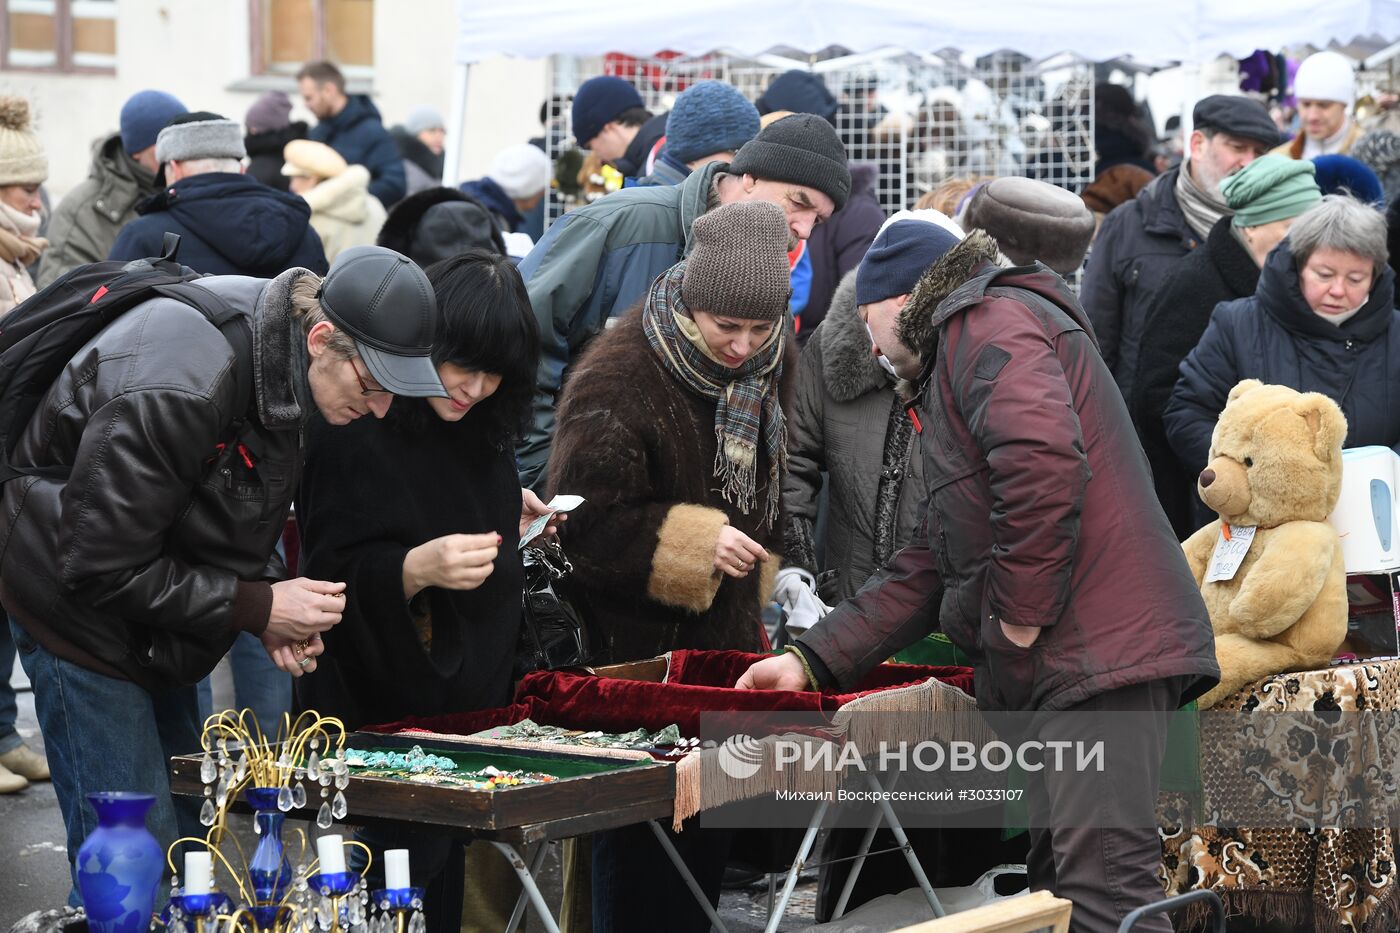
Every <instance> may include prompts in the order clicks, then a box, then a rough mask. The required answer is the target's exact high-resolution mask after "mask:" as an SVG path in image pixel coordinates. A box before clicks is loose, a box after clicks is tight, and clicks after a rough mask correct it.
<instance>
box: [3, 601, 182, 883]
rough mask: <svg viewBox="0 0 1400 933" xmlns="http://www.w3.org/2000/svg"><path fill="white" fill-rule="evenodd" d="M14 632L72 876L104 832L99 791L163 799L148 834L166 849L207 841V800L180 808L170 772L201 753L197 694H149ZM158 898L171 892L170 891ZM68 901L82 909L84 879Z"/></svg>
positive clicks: (148, 823)
mask: <svg viewBox="0 0 1400 933" xmlns="http://www.w3.org/2000/svg"><path fill="white" fill-rule="evenodd" d="M9 627H10V632H11V634H12V635H13V637H14V643H15V647H16V648H17V649H18V651H19V660H20V664H22V665H23V666H24V670H25V673H27V674H28V675H29V680H30V682H31V683H32V684H33V685H34V709H35V712H36V713H37V714H38V718H39V729H40V730H41V731H42V732H43V734H44V751H45V752H46V753H47V754H48V759H49V770H50V771H51V772H52V773H53V789H54V793H55V794H56V795H57V796H58V806H59V809H60V810H61V811H62V812H63V825H64V827H65V828H66V829H67V832H68V840H67V841H68V863H69V869H70V871H72V870H73V868H74V865H73V862H74V858H75V856H76V855H77V852H78V847H79V846H81V845H82V843H83V840H84V839H86V838H87V836H88V834H89V833H91V832H92V831H93V830H94V829H95V828H97V814H96V813H95V812H93V809H92V805H91V804H89V803H88V802H87V795H88V794H90V793H93V792H95V791H107V790H125V791H140V792H142V793H147V794H155V797H156V802H155V806H153V807H151V809H150V812H149V813H148V814H147V815H146V826H147V828H148V829H149V830H150V831H151V835H153V836H155V838H156V841H157V842H159V843H160V847H161V848H162V849H168V848H169V847H170V844H171V843H173V842H174V841H175V840H176V839H177V838H178V837H180V836H203V835H204V827H202V826H200V825H199V806H200V800H199V798H197V797H182V798H181V799H180V801H179V802H178V803H177V802H176V801H175V800H174V799H173V798H172V797H171V795H170V777H169V771H168V767H169V765H168V762H169V761H170V756H172V755H185V754H189V753H191V752H195V751H198V749H199V721H198V719H196V707H195V696H194V688H193V687H179V688H176V689H173V690H165V691H161V692H159V693H148V692H147V691H146V690H144V689H142V688H141V687H138V686H137V685H136V684H134V683H131V682H130V681H126V680H117V679H114V678H112V677H107V676H104V675H102V674H97V673H94V672H93V671H89V670H87V669H86V668H83V667H79V666H78V665H76V664H72V663H70V662H68V661H64V660H62V659H61V658H58V657H55V656H54V655H52V654H50V653H49V652H48V651H47V650H45V649H44V648H43V647H42V646H41V645H39V643H38V642H36V641H35V640H34V639H33V638H31V637H29V634H28V633H27V632H25V631H24V629H22V628H20V626H19V625H18V623H16V622H15V621H14V619H11V620H10V626H9ZM176 864H177V865H178V864H180V859H179V857H178V855H177V857H176ZM157 890H158V891H160V892H162V893H163V892H164V891H165V890H168V889H167V888H166V887H165V886H164V885H162V886H161V887H160V888H158V889H157ZM68 901H69V903H70V904H72V905H74V906H75V907H76V906H79V905H81V903H82V899H81V897H80V896H79V894H78V886H77V876H76V872H75V873H74V883H73V891H72V893H71V894H70V895H69V898H68Z"/></svg>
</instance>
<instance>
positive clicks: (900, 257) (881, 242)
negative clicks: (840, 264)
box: [856, 219, 960, 305]
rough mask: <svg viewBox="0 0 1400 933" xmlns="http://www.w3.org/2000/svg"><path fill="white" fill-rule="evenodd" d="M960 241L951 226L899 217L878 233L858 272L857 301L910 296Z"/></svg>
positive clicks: (859, 303)
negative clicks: (924, 275)
mask: <svg viewBox="0 0 1400 933" xmlns="http://www.w3.org/2000/svg"><path fill="white" fill-rule="evenodd" d="M959 242H960V241H959V240H958V237H957V235H956V234H954V233H953V232H952V231H950V230H948V229H947V228H945V227H943V226H941V225H939V224H936V223H930V222H929V221H927V220H913V219H910V220H896V221H895V222H894V223H891V224H888V225H887V226H886V227H885V228H884V229H883V230H881V231H880V232H879V233H878V234H877V235H876V236H875V242H874V243H872V244H870V249H869V251H867V252H866V254H865V258H864V259H862V260H861V261H860V267H859V269H858V270H857V271H856V304H857V305H868V304H874V303H875V302H877V301H884V300H885V299H886V298H893V297H894V296H895V295H907V294H909V293H910V292H912V291H913V290H914V286H915V285H917V284H918V282H919V277H920V276H922V275H923V274H924V270H926V269H927V268H928V267H929V266H931V265H933V264H934V263H935V262H937V261H938V260H939V259H941V258H942V257H943V254H944V253H946V252H948V250H950V249H952V248H953V247H954V246H957V245H958V243H959Z"/></svg>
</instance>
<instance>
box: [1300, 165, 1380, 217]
mask: <svg viewBox="0 0 1400 933" xmlns="http://www.w3.org/2000/svg"><path fill="white" fill-rule="evenodd" d="M1312 163H1313V166H1314V167H1315V168H1316V169H1317V186H1318V187H1319V188H1321V189H1322V193H1323V194H1324V195H1328V194H1349V195H1351V196H1352V197H1353V198H1356V200H1358V201H1362V202H1364V203H1366V204H1372V205H1375V206H1376V207H1379V208H1382V209H1384V208H1385V190H1384V189H1383V188H1381V180H1380V179H1379V178H1377V177H1376V173H1375V172H1373V171H1371V169H1370V168H1369V167H1368V166H1367V165H1366V163H1365V162H1362V161H1360V160H1359V159H1353V158H1352V157H1351V156H1345V155H1320V156H1317V157H1316V158H1314V159H1313V160H1312Z"/></svg>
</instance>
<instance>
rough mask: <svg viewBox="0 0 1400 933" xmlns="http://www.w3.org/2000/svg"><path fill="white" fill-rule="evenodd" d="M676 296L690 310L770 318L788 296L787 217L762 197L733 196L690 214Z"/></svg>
mask: <svg viewBox="0 0 1400 933" xmlns="http://www.w3.org/2000/svg"><path fill="white" fill-rule="evenodd" d="M693 232H694V236H695V246H694V247H693V248H692V249H691V251H690V256H689V257H688V258H687V259H686V264H685V277H684V278H683V279H682V280H681V297H682V298H683V299H684V300H685V306H686V308H687V309H689V310H691V311H708V312H709V313H710V314H718V315H723V316H724V317H736V318H748V319H751V320H763V321H775V320H777V319H778V318H780V317H782V316H783V315H784V314H786V313H787V309H788V299H789V298H790V297H791V296H792V281H791V278H790V276H791V267H790V266H789V265H788V256H787V242H788V227H787V218H786V217H785V216H784V214H783V209H782V208H781V207H779V206H778V205H776V204H773V203H771V202H768V201H739V202H736V203H734V204H726V205H725V206H724V207H718V208H715V209H714V210H712V211H709V212H708V213H706V214H702V215H701V216H699V217H697V218H696V219H695V224H694V227H693Z"/></svg>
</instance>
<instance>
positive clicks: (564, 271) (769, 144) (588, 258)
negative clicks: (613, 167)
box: [518, 114, 851, 486]
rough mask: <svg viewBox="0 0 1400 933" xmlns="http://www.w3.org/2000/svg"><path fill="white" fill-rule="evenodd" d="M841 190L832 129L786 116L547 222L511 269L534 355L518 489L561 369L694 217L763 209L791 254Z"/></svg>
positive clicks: (841, 152) (536, 470)
mask: <svg viewBox="0 0 1400 933" xmlns="http://www.w3.org/2000/svg"><path fill="white" fill-rule="evenodd" d="M850 190H851V173H850V170H849V169H848V168H847V166H846V150H845V147H844V146H842V144H841V140H840V138H838V137H837V135H836V131H835V130H834V129H833V128H832V126H831V124H830V123H827V122H826V121H825V120H823V119H822V118H820V117H815V116H813V115H811V114H794V115H793V116H790V117H785V118H783V119H781V120H778V121H776V122H774V123H772V124H770V125H769V126H768V127H767V128H766V129H764V130H763V131H762V132H760V133H759V134H758V135H757V136H755V137H754V138H753V139H751V140H749V141H748V142H747V143H745V144H744V145H743V147H741V148H740V149H739V151H738V153H737V154H736V155H735V156H734V161H733V162H731V163H730V164H728V165H725V164H724V163H722V162H711V163H710V164H708V165H706V166H704V167H703V168H699V169H696V170H695V171H694V172H693V173H692V174H691V175H690V176H689V177H688V178H686V179H685V181H684V182H682V183H681V184H679V185H676V186H675V187H669V188H654V187H647V188H640V187H639V188H625V189H623V190H622V191H618V192H616V193H614V194H610V195H608V196H607V197H605V198H603V199H601V200H599V201H595V202H594V203H592V204H590V205H588V206H587V207H582V208H579V209H578V210H576V211H570V212H569V213H568V214H565V215H564V216H563V217H562V218H560V219H559V220H558V221H556V222H555V223H554V225H553V226H551V227H550V228H549V230H548V231H547V232H546V233H545V235H544V237H543V238H542V239H541V240H540V242H539V243H538V244H537V245H536V246H535V248H534V249H533V250H531V252H530V255H528V256H526V257H525V260H524V261H523V262H521V264H520V274H521V275H522V276H523V277H524V279H525V287H526V289H527V290H528V291H529V293H530V304H531V305H532V306H533V308H534V311H535V318H536V320H537V321H538V322H539V326H540V343H541V351H542V352H541V354H540V368H539V371H538V374H537V377H536V385H535V402H534V414H533V423H532V425H531V428H530V432H529V434H528V436H527V437H526V438H525V439H524V440H523V441H522V442H521V444H520V448H519V451H518V454H519V456H518V459H519V463H520V476H521V482H522V483H524V484H525V485H526V486H534V485H536V484H538V483H541V482H542V481H543V478H544V467H545V464H546V463H547V462H548V460H549V445H550V437H551V435H552V434H553V433H554V403H555V398H556V396H557V395H558V394H559V387H560V385H561V384H562V382H563V379H564V371H565V370H566V369H567V368H568V366H569V362H570V360H571V359H572V358H573V357H575V356H576V355H577V354H578V353H579V351H580V350H581V348H582V347H583V345H584V344H585V343H586V342H587V341H588V340H589V339H591V338H592V337H593V336H594V335H596V334H598V333H599V332H600V331H602V330H603V328H604V327H606V326H607V325H608V322H609V321H610V320H611V319H613V318H614V317H617V316H618V315H621V314H622V313H623V312H625V311H626V310H627V309H628V308H630V307H632V306H633V305H634V304H636V303H637V302H638V301H639V300H640V299H641V298H642V297H643V295H644V294H645V293H646V290H647V287H648V286H650V285H651V283H652V281H653V280H654V279H655V278H656V277H657V276H658V275H660V274H661V273H662V272H665V271H666V270H667V269H669V268H670V267H671V266H673V265H675V264H676V263H677V262H679V261H680V260H681V259H683V258H685V256H686V255H688V254H689V252H690V247H691V242H690V227H691V224H692V223H693V222H694V221H695V218H696V217H699V216H700V215H701V214H703V213H705V212H706V211H707V210H709V209H710V208H712V207H717V206H719V205H721V204H730V203H733V202H735V201H748V200H766V201H771V202H773V203H774V204H777V205H778V206H779V207H781V208H783V211H784V213H785V214H786V215H787V222H788V230H789V231H790V232H791V234H792V236H793V244H792V245H796V241H797V240H805V239H807V237H808V236H809V235H810V234H811V232H812V229H813V227H815V226H816V225H817V224H819V223H821V222H822V221H824V220H826V219H827V218H828V217H830V216H831V214H832V212H833V211H835V210H838V209H840V207H841V205H843V204H844V203H846V196H847V195H848V194H849V193H850Z"/></svg>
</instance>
